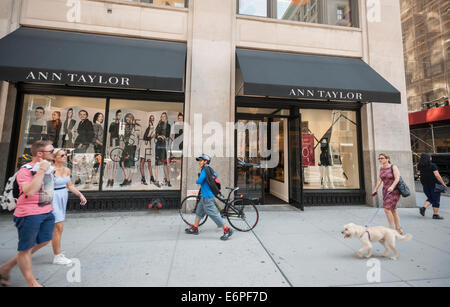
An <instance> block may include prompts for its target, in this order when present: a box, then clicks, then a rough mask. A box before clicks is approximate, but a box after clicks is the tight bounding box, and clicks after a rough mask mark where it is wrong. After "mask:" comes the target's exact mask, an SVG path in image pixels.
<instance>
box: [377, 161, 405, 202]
mask: <svg viewBox="0 0 450 307" xmlns="http://www.w3.org/2000/svg"><path fill="white" fill-rule="evenodd" d="M380 178H381V180H382V181H383V208H384V209H388V210H395V209H397V203H398V201H399V200H400V196H401V195H400V191H399V190H398V189H397V188H395V189H394V191H392V192H391V193H389V194H388V189H389V187H390V186H391V185H392V183H393V182H394V181H395V177H394V173H393V171H392V170H391V168H390V167H388V168H384V167H381V168H380Z"/></svg>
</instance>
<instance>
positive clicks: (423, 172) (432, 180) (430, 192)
mask: <svg viewBox="0 0 450 307" xmlns="http://www.w3.org/2000/svg"><path fill="white" fill-rule="evenodd" d="M417 168H418V170H419V177H420V182H421V183H422V187H423V192H424V193H425V195H426V196H427V200H426V201H425V205H424V206H423V207H422V208H420V209H419V212H420V214H421V215H422V216H425V210H426V209H427V208H428V207H429V206H430V205H432V206H433V211H434V214H433V219H434V220H443V219H444V218H443V217H442V216H440V215H439V207H440V201H441V193H440V192H436V191H435V188H436V184H439V183H440V184H441V185H442V186H444V187H445V188H447V186H446V185H445V182H444V180H442V177H441V175H440V174H439V171H438V168H437V165H436V164H434V163H432V162H431V155H430V154H428V153H422V154H421V156H420V160H419V165H418V166H417Z"/></svg>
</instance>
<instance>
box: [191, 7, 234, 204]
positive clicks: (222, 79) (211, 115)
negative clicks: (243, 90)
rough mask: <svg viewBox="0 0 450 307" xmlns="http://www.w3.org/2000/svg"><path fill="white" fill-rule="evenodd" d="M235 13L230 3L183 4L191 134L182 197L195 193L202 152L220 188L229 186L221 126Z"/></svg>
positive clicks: (225, 118)
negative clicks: (186, 21) (186, 24)
mask: <svg viewBox="0 0 450 307" xmlns="http://www.w3.org/2000/svg"><path fill="white" fill-rule="evenodd" d="M235 12H236V1H223V0H191V1H189V15H190V16H189V27H188V31H189V40H188V54H187V58H188V61H187V67H186V91H185V92H186V100H185V103H186V106H185V113H186V114H185V115H186V116H185V121H186V122H187V123H189V125H190V128H191V129H190V130H191V131H190V133H189V136H186V135H185V138H186V137H188V138H190V139H188V140H187V142H186V143H187V144H186V145H187V146H186V148H185V149H184V157H185V158H184V167H183V177H184V178H183V185H182V197H184V196H185V195H186V193H187V192H189V191H192V190H198V189H199V186H198V185H197V184H196V183H195V181H196V179H197V174H198V173H199V171H200V169H199V166H198V163H197V162H196V161H195V157H196V156H198V155H201V154H202V153H205V154H208V155H210V156H211V157H212V164H211V165H212V167H213V168H214V169H215V170H216V172H217V173H218V174H219V178H220V180H221V182H222V186H223V187H225V186H230V185H233V184H234V158H233V155H234V133H230V132H227V123H233V122H234V74H235V45H234V28H235V22H236V21H235ZM229 131H230V130H229ZM230 146H231V147H230ZM211 149H212V150H211ZM230 153H231V155H232V156H231V157H230Z"/></svg>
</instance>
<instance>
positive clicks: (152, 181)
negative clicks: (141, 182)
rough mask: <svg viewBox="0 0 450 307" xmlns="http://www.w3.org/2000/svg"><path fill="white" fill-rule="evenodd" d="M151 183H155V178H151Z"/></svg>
mask: <svg viewBox="0 0 450 307" xmlns="http://www.w3.org/2000/svg"><path fill="white" fill-rule="evenodd" d="M150 182H151V183H153V184H154V183H155V178H153V176H151V177H150Z"/></svg>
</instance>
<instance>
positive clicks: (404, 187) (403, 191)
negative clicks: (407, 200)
mask: <svg viewBox="0 0 450 307" xmlns="http://www.w3.org/2000/svg"><path fill="white" fill-rule="evenodd" d="M393 166H394V165H392V166H391V171H392V174H394V170H393ZM396 188H397V189H398V190H399V191H400V194H401V195H402V196H403V197H408V196H409V195H411V191H410V190H409V188H408V186H407V185H406V183H405V181H403V178H402V176H400V180H399V181H398V183H397V187H396Z"/></svg>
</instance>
